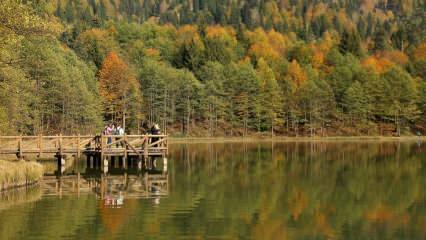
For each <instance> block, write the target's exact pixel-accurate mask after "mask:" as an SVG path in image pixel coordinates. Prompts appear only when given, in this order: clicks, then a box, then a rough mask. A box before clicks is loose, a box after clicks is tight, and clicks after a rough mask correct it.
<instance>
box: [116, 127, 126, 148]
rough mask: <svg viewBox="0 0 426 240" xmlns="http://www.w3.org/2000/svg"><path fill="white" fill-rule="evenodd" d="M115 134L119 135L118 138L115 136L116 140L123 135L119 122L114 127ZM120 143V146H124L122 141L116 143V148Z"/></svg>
mask: <svg viewBox="0 0 426 240" xmlns="http://www.w3.org/2000/svg"><path fill="white" fill-rule="evenodd" d="M115 132H116V135H119V136H120V137H119V138H117V139H116V140H119V139H120V138H123V136H124V128H122V127H121V125H120V124H118V126H117V129H116V131H115ZM119 144H120V146H121V147H124V143H123V142H120V143H117V148H118V145H119Z"/></svg>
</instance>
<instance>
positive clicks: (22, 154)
mask: <svg viewBox="0 0 426 240" xmlns="http://www.w3.org/2000/svg"><path fill="white" fill-rule="evenodd" d="M167 152H168V142H167V135H97V136H80V135H74V136H63V135H56V136H42V135H39V136H0V154H3V155H16V156H17V158H18V159H24V158H26V157H27V156H29V155H35V156H37V157H39V158H41V157H46V158H49V157H56V158H57V159H58V163H59V164H62V162H63V161H64V159H65V158H66V157H67V156H69V155H72V156H75V157H77V158H79V157H80V156H81V155H86V156H87V157H88V160H89V159H90V158H94V159H96V160H99V161H100V162H102V163H103V162H104V161H108V160H107V159H108V158H110V157H119V158H122V159H124V160H127V159H129V158H137V159H139V160H145V163H147V159H148V158H150V157H163V158H165V157H166V155H167Z"/></svg>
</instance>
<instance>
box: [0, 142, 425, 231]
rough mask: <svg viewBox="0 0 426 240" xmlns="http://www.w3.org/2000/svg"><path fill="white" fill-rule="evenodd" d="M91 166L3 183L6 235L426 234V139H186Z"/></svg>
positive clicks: (1, 227) (1, 223) (0, 212)
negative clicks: (165, 151) (136, 163)
mask: <svg viewBox="0 0 426 240" xmlns="http://www.w3.org/2000/svg"><path fill="white" fill-rule="evenodd" d="M117 164H118V165H117ZM44 165H45V167H46V169H47V170H48V171H49V173H51V174H53V173H54V171H55V164H54V163H52V162H50V163H49V162H45V163H44ZM86 165H87V163H86V161H85V160H83V161H69V162H68V163H67V169H66V172H65V174H66V175H68V176H66V177H62V178H61V179H59V180H58V179H56V178H55V177H52V176H46V177H45V180H44V182H43V184H41V186H39V187H34V188H31V189H28V190H27V191H22V190H21V191H13V192H8V193H2V194H1V195H0V196H1V199H0V239H426V191H425V190H426V143H424V142H423V143H420V142H419V143H416V142H409V143H408V142H407V143H398V142H386V143H383V142H382V143H379V142H345V143H332V142H328V143H322V142H321V143H320V142H315V143H261V144H258V143H232V144H231V143H227V144H217V143H214V144H212V143H208V144H207V143H206V144H175V145H172V146H171V149H170V152H169V159H168V163H167V166H164V165H163V162H162V161H158V163H157V166H156V167H155V169H152V170H150V171H149V172H143V171H140V170H138V168H137V167H132V168H129V169H127V170H124V169H121V168H120V167H119V163H114V164H112V166H109V169H108V173H107V174H103V173H102V170H103V169H97V168H96V167H92V168H91V167H90V166H89V167H88V168H87V167H86ZM77 172H80V179H79V180H78V181H77V176H76V175H70V174H71V173H77ZM77 182H78V184H79V185H80V187H79V188H78V187H77V186H78V184H77Z"/></svg>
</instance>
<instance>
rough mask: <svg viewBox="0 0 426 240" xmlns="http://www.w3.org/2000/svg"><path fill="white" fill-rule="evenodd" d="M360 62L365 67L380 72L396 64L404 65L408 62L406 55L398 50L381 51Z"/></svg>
mask: <svg viewBox="0 0 426 240" xmlns="http://www.w3.org/2000/svg"><path fill="white" fill-rule="evenodd" d="M361 63H362V65H363V66H364V67H365V68H367V69H371V70H373V71H375V72H376V73H379V74H382V73H385V72H387V71H389V70H390V69H391V68H393V67H394V66H396V65H400V66H404V65H406V64H407V63H408V57H407V55H405V54H404V53H403V52H401V51H398V50H393V51H383V52H380V53H377V54H375V55H372V56H369V57H367V58H365V59H364V60H363V61H362V62H361Z"/></svg>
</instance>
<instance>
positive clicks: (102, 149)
mask: <svg viewBox="0 0 426 240" xmlns="http://www.w3.org/2000/svg"><path fill="white" fill-rule="evenodd" d="M100 141H101V161H102V159H103V158H104V135H103V134H101V139H100Z"/></svg>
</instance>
